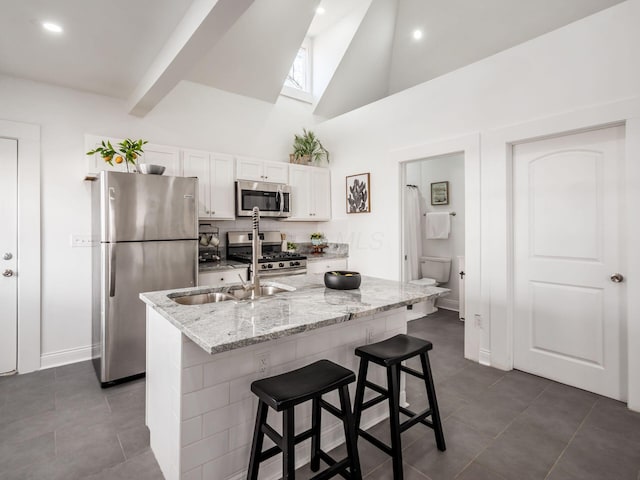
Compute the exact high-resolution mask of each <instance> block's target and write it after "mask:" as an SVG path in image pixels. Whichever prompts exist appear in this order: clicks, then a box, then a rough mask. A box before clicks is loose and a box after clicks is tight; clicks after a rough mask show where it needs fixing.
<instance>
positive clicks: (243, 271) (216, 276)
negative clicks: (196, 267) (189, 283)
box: [198, 267, 249, 287]
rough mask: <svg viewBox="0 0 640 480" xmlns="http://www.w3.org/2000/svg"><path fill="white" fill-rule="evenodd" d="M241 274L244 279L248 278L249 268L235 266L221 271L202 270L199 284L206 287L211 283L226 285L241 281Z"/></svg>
mask: <svg viewBox="0 0 640 480" xmlns="http://www.w3.org/2000/svg"><path fill="white" fill-rule="evenodd" d="M238 275H240V276H241V277H242V280H243V281H245V282H246V281H247V280H248V275H249V268H248V267H247V268H234V269H233V270H224V271H221V272H200V273H198V286H200V287H206V286H210V285H225V284H230V283H240V277H238Z"/></svg>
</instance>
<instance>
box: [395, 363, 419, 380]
mask: <svg viewBox="0 0 640 480" xmlns="http://www.w3.org/2000/svg"><path fill="white" fill-rule="evenodd" d="M400 370H402V371H403V372H404V373H408V374H409V375H413V376H414V377H418V378H420V379H422V380H424V375H423V374H422V373H420V372H419V371H418V370H414V369H413V368H409V367H406V366H404V365H400Z"/></svg>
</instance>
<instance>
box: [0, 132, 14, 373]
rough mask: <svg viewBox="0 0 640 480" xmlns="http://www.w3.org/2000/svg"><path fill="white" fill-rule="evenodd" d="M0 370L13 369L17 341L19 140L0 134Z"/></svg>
mask: <svg viewBox="0 0 640 480" xmlns="http://www.w3.org/2000/svg"><path fill="white" fill-rule="evenodd" d="M0 172H2V173H1V174H0V273H2V275H1V276H0V305H1V307H0V373H6V372H11V371H13V370H15V369H16V359H17V344H18V308H17V305H18V297H17V294H18V289H17V280H16V275H17V272H16V267H17V264H18V262H17V255H18V251H17V246H18V224H17V212H18V142H17V140H12V139H8V138H0Z"/></svg>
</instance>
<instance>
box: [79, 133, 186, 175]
mask: <svg viewBox="0 0 640 480" xmlns="http://www.w3.org/2000/svg"><path fill="white" fill-rule="evenodd" d="M103 140H104V141H105V142H106V141H109V142H111V145H112V146H113V148H114V149H115V150H118V143H120V142H121V141H122V139H120V138H109V137H98V136H96V135H85V136H84V143H85V152H88V151H89V150H93V149H94V148H96V147H99V146H100V143H101V142H102V141H103ZM142 149H143V150H144V153H143V154H142V155H141V156H140V157H139V158H138V159H137V163H152V164H154V165H162V166H163V167H165V171H164V175H171V176H181V175H182V169H181V168H180V149H179V148H177V147H170V146H167V145H156V144H152V143H147V144H146V145H144V146H143V147H142ZM132 169H133V166H132V165H131V164H129V170H132ZM103 170H109V171H113V172H126V171H127V166H126V164H125V162H122V163H121V164H117V163H115V159H114V160H113V167H112V166H110V165H109V164H108V163H105V161H104V160H103V159H102V157H101V156H100V154H99V153H96V154H94V155H90V156H87V173H88V174H97V173H98V172H101V171H103Z"/></svg>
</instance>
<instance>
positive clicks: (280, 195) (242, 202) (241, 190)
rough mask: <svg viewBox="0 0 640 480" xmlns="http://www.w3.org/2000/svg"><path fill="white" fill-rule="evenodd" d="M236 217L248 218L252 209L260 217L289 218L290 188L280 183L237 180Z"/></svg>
mask: <svg viewBox="0 0 640 480" xmlns="http://www.w3.org/2000/svg"><path fill="white" fill-rule="evenodd" d="M236 192H237V197H236V215H237V216H238V217H250V216H251V212H252V210H253V207H258V208H259V209H260V216H262V217H290V216H291V187H289V185H285V184H282V183H263V182H249V181H245V180H239V181H238V182H237V183H236Z"/></svg>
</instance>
